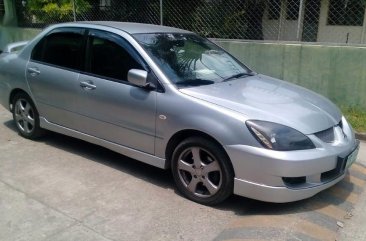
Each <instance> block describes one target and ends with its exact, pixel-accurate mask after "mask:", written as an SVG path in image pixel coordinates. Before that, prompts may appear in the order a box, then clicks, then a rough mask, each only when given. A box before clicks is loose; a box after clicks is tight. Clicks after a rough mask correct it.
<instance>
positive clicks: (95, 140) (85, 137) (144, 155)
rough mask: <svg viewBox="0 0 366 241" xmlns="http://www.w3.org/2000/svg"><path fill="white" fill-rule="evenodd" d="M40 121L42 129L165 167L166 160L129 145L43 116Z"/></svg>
mask: <svg viewBox="0 0 366 241" xmlns="http://www.w3.org/2000/svg"><path fill="white" fill-rule="evenodd" d="M39 121H40V126H41V127H42V128H44V129H47V130H50V131H54V132H57V133H60V134H64V135H67V136H71V137H75V138H77V139H81V140H84V141H87V142H90V143H93V144H96V145H99V146H103V147H105V148H107V149H110V150H112V151H115V152H118V153H120V154H122V155H125V156H128V157H130V158H133V159H136V160H138V161H141V162H144V163H147V164H149V165H152V166H155V167H159V168H162V169H166V160H165V159H162V158H159V157H156V156H154V155H151V154H147V153H144V152H141V151H137V150H135V149H132V148H129V147H125V146H122V145H118V144H116V143H113V142H110V141H106V140H103V139H100V138H97V137H95V136H91V135H88V134H85V133H82V132H79V131H75V130H72V129H69V128H67V127H63V126H60V125H57V124H54V123H51V122H49V121H47V120H46V119H45V118H44V117H40V118H39Z"/></svg>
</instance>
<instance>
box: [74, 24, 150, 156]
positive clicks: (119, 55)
mask: <svg viewBox="0 0 366 241" xmlns="http://www.w3.org/2000/svg"><path fill="white" fill-rule="evenodd" d="M86 55H87V61H86V66H85V69H86V71H85V72H84V73H81V74H80V76H79V85H80V86H79V95H78V100H77V102H78V106H79V107H78V113H79V115H80V116H81V121H82V123H83V125H82V127H81V129H80V130H81V131H82V132H84V133H87V134H89V135H92V136H95V137H98V138H101V139H104V140H107V141H110V142H113V143H116V144H120V145H123V146H126V147H130V148H133V149H136V150H139V151H142V152H145V153H150V154H153V153H154V138H155V115H156V94H157V92H156V91H151V90H147V89H144V88H141V87H137V86H134V85H132V84H131V83H129V82H128V81H127V73H128V71H129V70H130V69H145V68H146V67H143V66H144V64H143V61H142V59H141V58H140V57H139V55H138V54H137V52H136V51H135V50H134V49H133V47H132V46H131V45H130V44H129V43H128V42H127V41H126V40H124V39H123V38H122V37H120V36H118V35H116V34H113V33H109V32H104V31H97V30H90V31H89V34H88V44H87V54H86Z"/></svg>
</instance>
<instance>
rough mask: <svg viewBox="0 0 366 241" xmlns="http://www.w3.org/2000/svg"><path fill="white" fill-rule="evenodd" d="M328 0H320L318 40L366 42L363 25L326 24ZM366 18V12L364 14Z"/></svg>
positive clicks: (365, 25)
mask: <svg viewBox="0 0 366 241" xmlns="http://www.w3.org/2000/svg"><path fill="white" fill-rule="evenodd" d="M328 9H329V0H322V1H321V8H320V19H319V28H318V39H317V41H318V42H330V43H347V35H348V43H351V44H352V43H353V44H361V43H366V42H365V39H364V36H363V35H364V34H365V33H364V32H363V31H364V28H365V27H366V23H365V21H364V24H363V25H364V26H334V25H328V24H327V21H328ZM365 18H366V14H365Z"/></svg>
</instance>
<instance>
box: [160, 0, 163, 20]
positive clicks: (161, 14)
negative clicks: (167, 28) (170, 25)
mask: <svg viewBox="0 0 366 241" xmlns="http://www.w3.org/2000/svg"><path fill="white" fill-rule="evenodd" d="M160 25H163V0H160Z"/></svg>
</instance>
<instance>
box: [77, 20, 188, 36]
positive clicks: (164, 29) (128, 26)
mask: <svg viewBox="0 0 366 241" xmlns="http://www.w3.org/2000/svg"><path fill="white" fill-rule="evenodd" d="M77 23H78V24H92V25H93V24H94V25H101V26H106V27H112V28H116V29H119V30H122V31H125V32H127V33H129V34H136V33H192V32H190V31H187V30H183V29H179V28H173V27H168V26H162V25H154V24H146V23H132V22H114V21H82V22H77Z"/></svg>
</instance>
